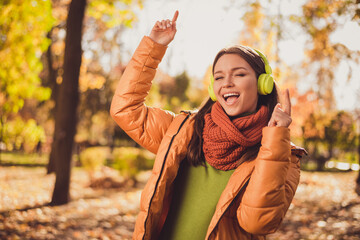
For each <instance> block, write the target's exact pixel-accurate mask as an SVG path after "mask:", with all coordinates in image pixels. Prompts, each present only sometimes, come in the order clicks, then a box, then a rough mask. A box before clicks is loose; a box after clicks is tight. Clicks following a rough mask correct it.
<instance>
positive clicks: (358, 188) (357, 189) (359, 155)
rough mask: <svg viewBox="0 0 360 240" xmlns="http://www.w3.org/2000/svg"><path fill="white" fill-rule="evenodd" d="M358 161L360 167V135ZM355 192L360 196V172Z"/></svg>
mask: <svg viewBox="0 0 360 240" xmlns="http://www.w3.org/2000/svg"><path fill="white" fill-rule="evenodd" d="M357 152H358V159H359V165H360V134H359V135H358V149H357ZM355 192H356V193H357V195H358V196H360V171H359V173H358V177H357V179H356V187H355Z"/></svg>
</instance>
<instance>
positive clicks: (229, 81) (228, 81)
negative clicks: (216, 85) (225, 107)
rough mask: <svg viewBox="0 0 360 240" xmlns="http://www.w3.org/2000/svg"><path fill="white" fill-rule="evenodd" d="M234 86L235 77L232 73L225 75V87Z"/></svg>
mask: <svg viewBox="0 0 360 240" xmlns="http://www.w3.org/2000/svg"><path fill="white" fill-rule="evenodd" d="M233 86H234V79H233V77H232V76H231V75H228V76H226V77H225V79H224V81H223V85H222V87H223V88H229V87H233Z"/></svg>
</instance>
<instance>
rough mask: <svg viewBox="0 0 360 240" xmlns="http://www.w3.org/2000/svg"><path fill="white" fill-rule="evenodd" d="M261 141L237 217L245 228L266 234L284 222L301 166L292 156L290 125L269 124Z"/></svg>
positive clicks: (252, 231)
mask: <svg viewBox="0 0 360 240" xmlns="http://www.w3.org/2000/svg"><path fill="white" fill-rule="evenodd" d="M261 143H262V146H261V148H260V151H259V154H258V157H257V158H256V159H255V161H256V163H255V169H254V172H253V174H252V175H251V178H250V181H249V184H248V186H247V188H246V190H245V192H244V196H243V198H242V201H241V203H240V206H239V208H238V210H237V218H238V222H239V224H240V226H241V227H242V228H243V229H244V230H245V231H247V232H249V233H251V234H259V235H265V234H269V233H273V232H275V231H276V230H277V228H278V227H279V226H280V223H281V221H282V219H283V218H284V216H285V213H286V212H287V209H288V208H289V205H290V203H291V200H292V198H293V197H294V194H295V191H296V188H297V185H298V184H299V178H300V166H299V161H298V158H297V157H295V158H293V157H292V156H291V147H290V130H289V129H288V128H285V127H265V128H264V129H263V138H262V142H261Z"/></svg>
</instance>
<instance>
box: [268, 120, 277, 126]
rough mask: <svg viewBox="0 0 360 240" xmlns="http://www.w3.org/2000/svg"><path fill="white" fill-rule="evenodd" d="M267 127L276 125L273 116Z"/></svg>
mask: <svg viewBox="0 0 360 240" xmlns="http://www.w3.org/2000/svg"><path fill="white" fill-rule="evenodd" d="M268 127H276V122H275V120H274V118H271V119H270V121H269V123H268Z"/></svg>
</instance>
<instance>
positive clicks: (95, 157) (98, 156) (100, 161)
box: [79, 147, 110, 172]
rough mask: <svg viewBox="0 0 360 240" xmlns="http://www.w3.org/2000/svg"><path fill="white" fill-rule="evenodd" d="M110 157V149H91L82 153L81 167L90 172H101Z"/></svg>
mask: <svg viewBox="0 0 360 240" xmlns="http://www.w3.org/2000/svg"><path fill="white" fill-rule="evenodd" d="M109 155H110V149H109V147H90V148H87V149H85V150H84V151H82V152H81V153H80V156H79V157H80V162H81V165H82V166H83V167H84V168H85V169H86V170H88V171H90V172H95V171H98V170H100V168H101V167H102V166H104V164H105V162H106V159H107V158H108V157H109Z"/></svg>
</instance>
